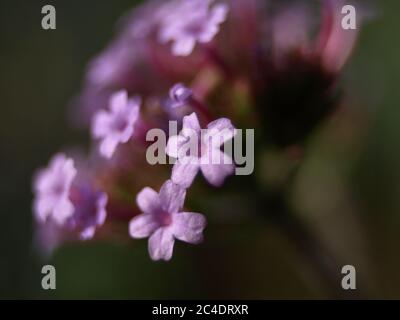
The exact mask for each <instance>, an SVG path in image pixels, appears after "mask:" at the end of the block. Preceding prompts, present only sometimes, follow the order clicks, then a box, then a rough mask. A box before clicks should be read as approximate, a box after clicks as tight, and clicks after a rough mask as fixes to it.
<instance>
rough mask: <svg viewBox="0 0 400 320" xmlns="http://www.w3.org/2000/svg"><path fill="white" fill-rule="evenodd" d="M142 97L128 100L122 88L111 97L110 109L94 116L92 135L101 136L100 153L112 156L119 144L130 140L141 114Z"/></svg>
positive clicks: (107, 156) (108, 156)
mask: <svg viewBox="0 0 400 320" xmlns="http://www.w3.org/2000/svg"><path fill="white" fill-rule="evenodd" d="M139 107H140V98H138V97H135V98H133V99H129V100H128V94H127V92H126V91H124V90H121V91H119V92H117V93H114V94H113V95H112V96H111V97H110V111H109V112H107V111H104V110H100V111H98V112H97V113H96V114H95V115H94V118H93V125H92V135H93V137H94V138H100V139H101V143H100V154H101V155H103V156H104V157H106V158H111V157H112V155H113V154H114V151H115V149H116V148H117V146H118V144H120V143H125V142H128V140H129V139H130V138H131V137H132V135H133V132H134V124H135V122H136V120H137V119H138V116H139Z"/></svg>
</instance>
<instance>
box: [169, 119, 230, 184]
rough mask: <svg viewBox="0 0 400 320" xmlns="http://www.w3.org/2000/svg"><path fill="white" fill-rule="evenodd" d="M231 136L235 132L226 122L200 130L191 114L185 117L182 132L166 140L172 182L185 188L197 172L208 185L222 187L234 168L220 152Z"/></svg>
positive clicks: (214, 122)
mask: <svg viewBox="0 0 400 320" xmlns="http://www.w3.org/2000/svg"><path fill="white" fill-rule="evenodd" d="M201 131H203V132H201ZM235 134H236V130H235V128H234V127H233V125H232V123H231V121H230V120H229V119H227V118H220V119H217V120H215V121H212V122H210V123H209V124H208V125H207V129H206V130H201V128H200V124H199V120H198V119H197V116H196V114H195V113H192V114H191V115H189V116H185V117H184V118H183V128H182V131H181V132H180V134H179V135H177V136H172V137H170V138H169V140H168V143H167V147H166V153H167V154H168V155H169V156H171V157H173V158H177V161H176V163H175V165H174V167H173V169H172V181H174V182H175V183H177V184H180V185H182V186H183V187H185V188H188V187H189V186H190V185H191V184H192V182H193V179H194V178H195V176H196V174H197V172H198V171H199V170H201V172H202V173H203V175H204V177H205V178H206V180H207V181H208V182H209V183H211V184H212V185H214V186H220V185H222V183H223V182H224V180H225V178H226V177H227V176H228V175H231V174H233V172H234V168H235V165H234V163H233V161H232V159H231V157H230V156H228V155H226V154H225V153H223V152H222V151H221V150H220V148H221V145H223V144H224V143H225V142H226V141H228V140H230V139H232V138H233V136H234V135H235Z"/></svg>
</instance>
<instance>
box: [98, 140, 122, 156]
mask: <svg viewBox="0 0 400 320" xmlns="http://www.w3.org/2000/svg"><path fill="white" fill-rule="evenodd" d="M118 143H119V142H118V139H117V138H116V137H114V136H109V137H107V138H105V139H103V140H102V141H101V143H100V154H101V155H102V156H104V157H106V158H111V157H112V155H113V154H114V152H115V149H116V148H117V145H118Z"/></svg>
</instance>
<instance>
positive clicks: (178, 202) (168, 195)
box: [159, 180, 186, 213]
mask: <svg viewBox="0 0 400 320" xmlns="http://www.w3.org/2000/svg"><path fill="white" fill-rule="evenodd" d="M185 196H186V190H185V189H184V188H182V186H180V185H178V184H176V183H173V182H172V181H171V180H167V181H166V182H165V183H164V184H163V185H162V187H161V189H160V192H159V197H160V198H159V199H160V202H161V205H162V207H163V209H164V210H165V211H167V212H168V213H176V212H178V211H179V210H181V209H182V207H183V203H184V202H185Z"/></svg>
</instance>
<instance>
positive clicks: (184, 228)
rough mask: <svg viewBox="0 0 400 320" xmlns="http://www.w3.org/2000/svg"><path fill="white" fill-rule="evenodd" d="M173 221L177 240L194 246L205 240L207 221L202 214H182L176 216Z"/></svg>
mask: <svg viewBox="0 0 400 320" xmlns="http://www.w3.org/2000/svg"><path fill="white" fill-rule="evenodd" d="M173 219H174V236H175V238H176V239H178V240H181V241H185V242H188V243H192V244H197V243H200V242H201V241H202V240H203V230H204V228H205V227H206V225H207V221H206V219H205V217H204V216H203V215H202V214H200V213H194V212H180V213H176V214H174V216H173Z"/></svg>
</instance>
